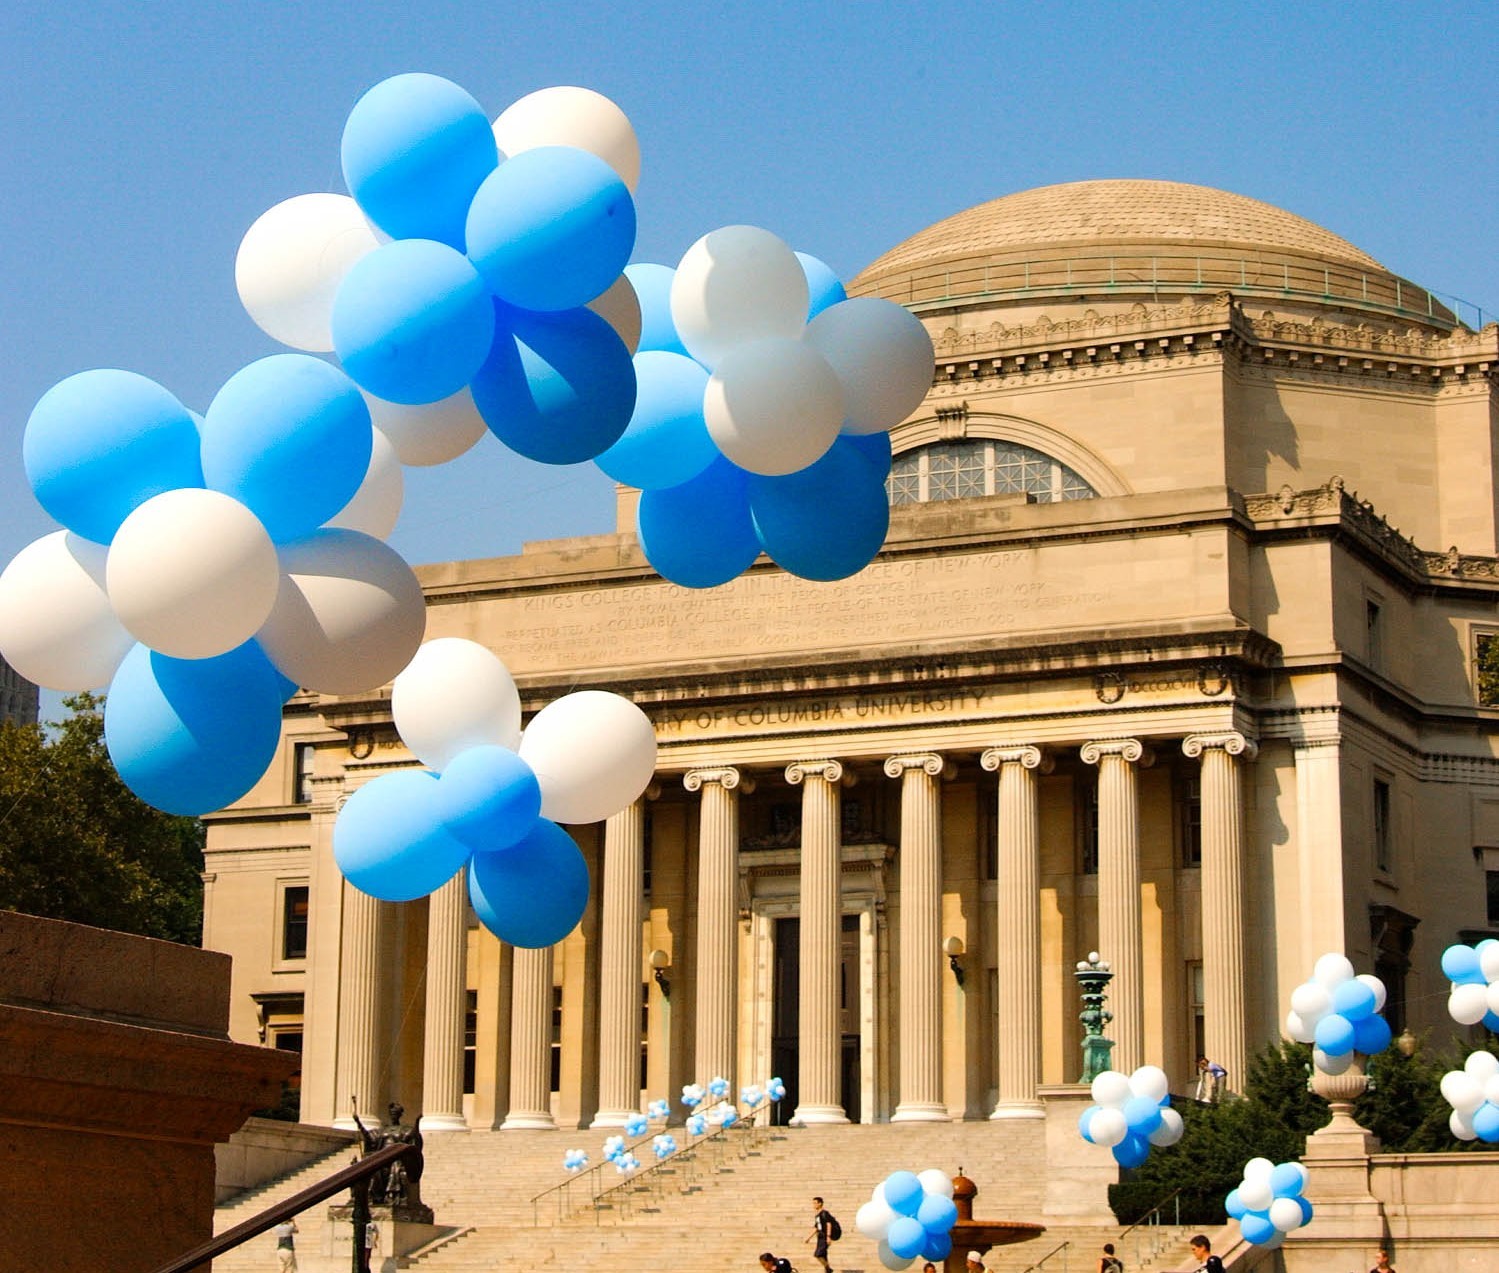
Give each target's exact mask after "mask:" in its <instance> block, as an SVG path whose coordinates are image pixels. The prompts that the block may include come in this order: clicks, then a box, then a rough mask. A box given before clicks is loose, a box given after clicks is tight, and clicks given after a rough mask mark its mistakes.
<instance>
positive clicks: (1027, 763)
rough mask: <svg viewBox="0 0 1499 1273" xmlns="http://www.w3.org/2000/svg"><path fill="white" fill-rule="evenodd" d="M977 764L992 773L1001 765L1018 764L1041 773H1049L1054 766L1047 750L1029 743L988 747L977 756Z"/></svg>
mask: <svg viewBox="0 0 1499 1273" xmlns="http://www.w3.org/2000/svg"><path fill="white" fill-rule="evenodd" d="M979 764H981V765H982V766H983V767H984V768H985V769H987V770H988V771H989V772H990V773H994V772H995V771H996V770H998V769H999V767H1000V766H1001V765H1020V766H1021V767H1022V768H1025V769H1038V770H1040V771H1041V772H1042V773H1043V774H1049V773H1050V772H1051V771H1052V770H1053V769H1054V768H1055V767H1056V762H1055V761H1054V760H1052V758H1051V755H1050V753H1049V752H1047V751H1046V750H1045V749H1044V748H1041V747H1032V746H1030V745H1029V744H1020V745H1014V746H1007V747H990V748H989V749H988V751H986V752H984V754H983V755H982V756H980V757H979Z"/></svg>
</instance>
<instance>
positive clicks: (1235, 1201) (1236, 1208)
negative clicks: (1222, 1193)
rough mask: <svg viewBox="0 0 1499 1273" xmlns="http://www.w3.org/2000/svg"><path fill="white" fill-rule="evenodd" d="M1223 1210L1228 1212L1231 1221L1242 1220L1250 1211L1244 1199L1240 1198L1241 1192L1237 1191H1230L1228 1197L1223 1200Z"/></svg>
mask: <svg viewBox="0 0 1499 1273" xmlns="http://www.w3.org/2000/svg"><path fill="white" fill-rule="evenodd" d="M1223 1209H1224V1210H1225V1211H1227V1212H1228V1218H1229V1219H1230V1220H1238V1219H1240V1218H1242V1217H1243V1215H1244V1214H1245V1213H1246V1212H1247V1211H1248V1210H1249V1208H1248V1207H1246V1206H1245V1205H1244V1199H1243V1198H1241V1197H1239V1191H1238V1190H1237V1189H1230V1190H1229V1191H1228V1197H1226V1198H1225V1199H1224V1200H1223Z"/></svg>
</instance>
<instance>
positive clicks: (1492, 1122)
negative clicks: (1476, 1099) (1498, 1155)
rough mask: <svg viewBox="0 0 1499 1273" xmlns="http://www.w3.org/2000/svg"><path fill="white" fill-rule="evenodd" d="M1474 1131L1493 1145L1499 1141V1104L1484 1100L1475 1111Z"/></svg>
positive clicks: (1480, 1138) (1482, 1139) (1481, 1138)
mask: <svg viewBox="0 0 1499 1273" xmlns="http://www.w3.org/2000/svg"><path fill="white" fill-rule="evenodd" d="M1473 1131H1474V1132H1475V1133H1476V1134H1477V1136H1478V1139H1479V1140H1481V1141H1484V1142H1485V1143H1487V1144H1490V1145H1492V1144H1493V1143H1494V1142H1495V1141H1499V1105H1495V1104H1494V1103H1493V1102H1492V1101H1484V1103H1483V1104H1482V1105H1480V1106H1479V1107H1478V1108H1477V1109H1476V1110H1474V1111H1473Z"/></svg>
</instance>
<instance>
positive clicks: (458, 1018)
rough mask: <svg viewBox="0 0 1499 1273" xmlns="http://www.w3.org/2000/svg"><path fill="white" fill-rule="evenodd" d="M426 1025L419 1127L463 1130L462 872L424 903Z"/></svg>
mask: <svg viewBox="0 0 1499 1273" xmlns="http://www.w3.org/2000/svg"><path fill="white" fill-rule="evenodd" d="M427 908H428V909H427V1028H426V1037H425V1039H424V1040H423V1048H422V1131H423V1132H424V1133H425V1132H466V1131H468V1123H467V1122H465V1121H464V1117H463V1017H464V1009H465V1008H466V1007H467V1000H468V995H467V993H466V991H467V986H466V984H465V979H464V957H465V956H466V955H467V953H468V950H467V947H468V871H467V870H466V869H465V870H462V871H459V872H458V874H457V875H455V876H453V878H452V879H450V880H449V881H448V882H447V883H446V884H444V885H443V886H442V887H441V888H440V889H438V890H437V891H436V892H435V893H433V894H432V897H431V899H430V900H429V901H428V903H427Z"/></svg>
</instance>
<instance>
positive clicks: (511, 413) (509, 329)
mask: <svg viewBox="0 0 1499 1273" xmlns="http://www.w3.org/2000/svg"><path fill="white" fill-rule="evenodd" d="M527 153H528V154H529V153H530V152H529V151H528V152H527ZM496 316H497V320H498V321H497V324H496V330H495V337H494V345H493V347H492V348H491V349H490V351H489V357H488V358H487V359H486V360H485V363H484V365H483V366H482V367H481V368H480V369H479V372H478V374H477V375H476V376H475V377H474V382H473V395H474V405H475V406H477V407H478V408H479V414H480V415H482V416H483V417H484V421H485V423H486V424H488V425H489V431H490V432H491V433H493V434H494V435H495V437H497V438H499V440H500V441H501V442H503V443H504V444H505V445H506V446H508V447H509V448H510V449H511V450H512V451H515V452H516V453H518V454H520V455H524V456H525V457H526V458H527V459H530V460H537V461H539V462H540V463H542V464H579V463H582V461H584V460H591V459H593V458H595V457H596V456H598V455H601V454H603V452H605V451H607V450H608V449H609V448H610V447H611V446H613V445H614V443H615V442H617V441H618V440H619V438H620V435H621V434H623V433H624V431H625V426H626V425H628V424H629V423H630V415H631V413H632V412H633V411H634V410H635V364H634V363H633V362H632V361H631V359H630V351H629V350H628V349H627V348H626V347H625V343H624V341H622V340H620V338H619V335H618V333H616V332H615V330H614V328H612V327H610V326H609V324H608V323H606V322H605V321H604V320H603V319H602V318H600V317H599V316H598V315H597V314H595V313H593V312H592V311H591V310H587V309H570V310H566V311H564V312H562V313H559V314H533V313H527V312H526V311H524V310H518V309H511V308H509V307H508V306H496Z"/></svg>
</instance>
